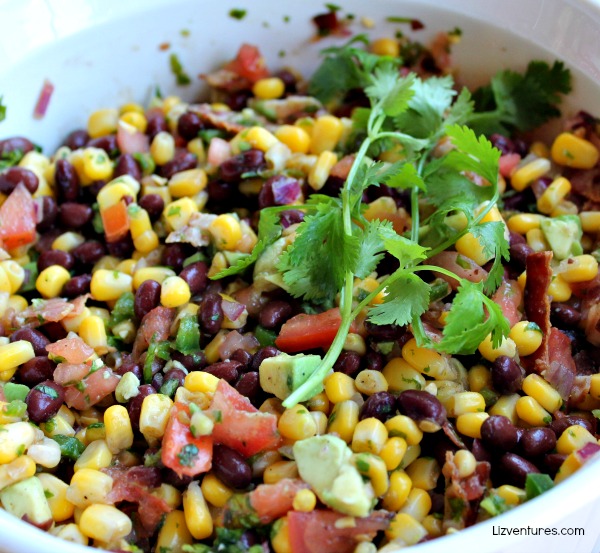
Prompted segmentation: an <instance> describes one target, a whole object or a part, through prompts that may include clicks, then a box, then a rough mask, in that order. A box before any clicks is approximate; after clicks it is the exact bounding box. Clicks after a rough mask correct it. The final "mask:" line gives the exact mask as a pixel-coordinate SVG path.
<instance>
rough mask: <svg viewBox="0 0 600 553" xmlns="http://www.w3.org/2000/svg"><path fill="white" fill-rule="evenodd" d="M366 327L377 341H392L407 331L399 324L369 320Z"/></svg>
mask: <svg viewBox="0 0 600 553" xmlns="http://www.w3.org/2000/svg"><path fill="white" fill-rule="evenodd" d="M365 328H366V330H367V332H368V334H369V336H370V337H371V338H373V340H376V341H377V342H392V341H394V340H397V339H398V338H399V337H400V336H402V335H403V334H405V333H406V330H405V329H404V328H403V327H401V326H398V325H376V324H373V323H371V322H369V321H367V322H365Z"/></svg>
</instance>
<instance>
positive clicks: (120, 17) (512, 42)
mask: <svg viewBox="0 0 600 553" xmlns="http://www.w3.org/2000/svg"><path fill="white" fill-rule="evenodd" d="M337 4H340V5H342V7H343V8H342V9H343V12H345V13H354V14H355V15H356V19H355V21H356V24H355V26H354V27H353V29H352V30H353V31H355V32H364V31H366V30H367V29H366V28H365V27H364V26H362V25H361V18H362V17H363V16H364V17H368V18H370V19H371V20H372V21H374V23H375V28H374V29H373V30H372V31H371V32H373V33H374V34H375V35H376V36H384V35H386V34H390V33H393V31H394V30H395V29H396V28H397V25H393V24H390V23H386V22H385V18H386V17H387V16H391V15H395V16H408V17H415V18H418V19H420V20H421V21H423V22H424V23H425V24H426V29H425V30H423V31H420V32H419V33H418V34H416V35H415V36H416V37H418V38H420V39H421V40H426V39H427V38H428V37H430V36H432V35H433V34H434V33H435V32H436V31H437V30H449V29H451V28H454V27H460V28H461V29H462V30H463V40H462V42H461V44H460V45H459V46H457V47H456V48H455V49H454V53H455V58H456V60H457V62H458V64H459V65H460V67H461V70H460V75H459V77H460V79H461V80H462V81H463V82H465V83H467V84H471V85H473V84H478V83H481V82H483V81H485V80H486V78H488V77H489V76H490V75H491V74H493V73H494V72H495V71H496V70H498V69H500V68H512V69H522V68H524V67H525V66H526V64H527V62H528V61H529V60H531V59H546V60H548V61H552V60H554V59H556V58H559V59H562V60H564V61H565V62H566V64H567V65H568V66H569V67H570V68H571V70H572V71H573V73H574V87H575V90H574V92H573V94H571V95H570V96H569V99H568V101H567V103H566V104H565V106H564V110H563V112H564V114H565V115H568V114H569V113H571V112H573V111H575V110H577V109H580V108H584V109H587V110H588V111H590V112H591V113H594V114H596V115H600V103H599V102H598V98H599V91H600V38H599V37H600V4H599V3H598V2H597V1H592V0H562V1H560V0H503V1H502V2H499V1H497V0H445V2H443V5H444V7H443V8H442V7H439V5H440V4H442V2H440V1H439V0H421V1H408V0H406V1H405V0H369V2H364V1H363V0H340V1H339V2H337ZM240 7H241V8H246V9H247V15H246V17H245V18H244V19H243V20H241V21H240V20H236V19H233V18H231V17H229V16H228V13H229V11H230V10H231V9H232V8H240ZM323 11H325V8H324V2H322V1H321V0H303V1H302V2H298V1H296V2H292V1H291V0H280V1H279V2H278V3H274V2H272V0H252V1H251V2H250V1H249V0H237V1H236V0H220V1H219V2H213V1H209V0H128V1H127V2H124V1H123V0H86V1H83V0H46V1H43V0H12V1H11V0H0V14H1V15H0V22H1V31H0V95H3V96H4V103H5V104H6V105H7V106H8V117H7V119H6V120H5V121H4V122H3V123H2V124H1V125H0V138H5V137H8V136H11V135H16V134H18V135H23V136H27V137H29V138H31V139H33V140H34V141H35V142H37V143H39V144H40V145H42V146H43V147H44V148H45V149H46V151H51V149H52V148H55V147H56V146H57V145H58V144H59V143H60V141H61V140H62V139H63V137H64V136H65V135H66V134H67V133H68V132H69V131H70V130H72V129H74V128H77V127H82V126H84V124H85V121H86V120H87V115H88V114H89V113H90V111H93V110H94V109H97V108H99V107H109V106H115V105H118V104H119V103H123V102H125V101H138V102H142V103H143V102H145V101H146V100H147V98H148V95H149V91H150V89H151V88H152V87H153V86H155V85H160V87H161V89H162V91H163V92H165V93H175V94H179V95H180V96H182V97H183V98H185V99H187V100H193V99H195V98H196V96H197V94H198V93H199V92H200V91H201V88H202V84H201V81H200V80H199V79H194V82H193V84H192V85H191V86H189V87H185V88H181V87H177V86H175V83H174V78H173V75H172V74H171V71H170V69H169V63H168V56H169V54H170V53H177V54H178V55H179V57H180V59H181V61H182V63H183V65H184V67H185V68H186V70H187V71H188V72H189V73H190V74H192V75H194V76H195V75H197V74H199V73H201V72H203V71H208V70H211V69H213V68H215V67H217V66H218V65H219V64H220V63H222V62H224V61H226V60H228V59H231V58H232V57H233V55H234V54H235V52H236V50H237V48H238V46H239V44H240V43H241V42H249V43H254V44H258V45H260V46H261V47H262V51H263V53H264V54H265V56H266V59H267V62H268V65H269V67H273V68H278V67H281V66H283V65H291V66H294V67H296V68H297V69H299V70H300V71H301V72H302V73H303V74H304V75H306V76H308V75H310V71H311V69H312V68H314V67H315V60H316V58H317V55H318V51H319V50H320V49H321V48H322V47H324V46H326V45H329V44H332V43H334V42H335V41H334V39H331V38H328V39H325V40H323V41H320V42H313V41H310V38H311V37H312V36H314V28H313V26H312V24H311V22H310V18H311V17H312V16H313V15H315V14H317V13H322V12H323ZM286 20H287V21H286ZM184 30H185V31H187V32H185V33H182V31H184ZM403 30H404V29H403ZM386 31H387V32H386ZM338 42H339V41H338ZM161 44H169V49H168V50H166V51H162V50H161V49H160V48H159V46H160V45H161ZM280 53H285V56H283V57H281V56H280ZM45 79H48V80H49V81H51V82H52V83H53V84H54V86H55V92H54V95H53V96H52V99H51V102H50V106H49V108H48V111H47V113H46V115H45V117H44V118H43V119H34V118H33V117H32V113H33V110H34V106H35V104H36V101H37V98H38V95H39V92H40V90H41V87H42V84H43V82H44V80H45ZM599 484H600V459H596V460H595V461H594V462H591V463H588V465H586V466H584V467H583V468H582V469H581V470H580V471H579V472H577V473H576V474H575V475H574V476H572V477H571V478H570V479H569V480H568V481H567V482H566V483H563V484H561V485H560V486H558V487H557V488H555V489H553V490H551V491H550V492H547V493H545V494H544V495H543V496H541V497H539V498H537V499H535V500H532V501H530V502H528V503H526V504H525V505H523V506H521V507H519V508H517V509H515V510H513V511H510V512H509V513H507V514H505V515H503V516H501V517H499V518H495V519H493V520H490V521H489V522H486V523H481V524H478V525H476V526H474V527H472V528H469V529H467V530H465V531H462V532H459V533H457V534H455V535H452V536H447V537H444V538H442V539H439V540H435V541H432V542H429V543H426V544H421V545H418V546H415V548H414V551H416V552H419V553H441V552H447V551H453V552H454V551H465V552H470V551H476V552H477V553H501V552H508V551H510V553H567V552H578V553H590V552H592V551H593V552H594V553H597V552H598V551H600V538H599V534H600V530H599V527H598V520H597V519H598V514H599V513H600V485H599ZM500 526H501V527H504V528H526V527H530V528H532V529H536V528H548V529H552V528H556V529H558V531H559V532H560V529H562V528H574V527H579V528H584V529H585V535H584V536H569V537H563V536H553V535H549V536H546V535H544V534H543V531H542V535H531V534H532V533H533V532H532V530H530V531H529V533H530V535H529V536H527V535H514V534H513V535H510V536H502V535H498V534H499V533H500V532H501V530H500V529H499V527H500ZM521 532H527V531H526V530H524V531H523V530H522V531H521ZM50 551H61V552H63V553H84V552H85V551H91V550H90V549H88V548H83V547H81V546H77V545H74V544H71V543H67V542H61V541H58V540H57V539H56V538H53V537H52V536H51V535H49V534H47V533H45V532H42V531H40V530H37V529H36V528H34V527H32V526H30V525H28V524H26V523H24V522H21V521H19V520H16V519H15V518H13V517H11V516H10V515H8V514H7V513H6V512H4V511H2V510H1V509H0V553H17V552H18V553H39V552H50ZM411 551H412V550H411Z"/></svg>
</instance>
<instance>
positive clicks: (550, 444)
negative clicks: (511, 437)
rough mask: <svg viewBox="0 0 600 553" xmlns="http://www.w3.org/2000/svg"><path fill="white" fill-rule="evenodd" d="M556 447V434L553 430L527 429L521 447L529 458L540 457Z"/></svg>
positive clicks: (521, 440)
mask: <svg viewBox="0 0 600 553" xmlns="http://www.w3.org/2000/svg"><path fill="white" fill-rule="evenodd" d="M555 446H556V434H554V431H553V430H552V429H551V428H526V429H525V430H524V431H523V435H522V436H521V439H520V440H519V447H520V448H521V451H522V452H523V455H525V457H527V458H531V457H539V456H540V455H543V454H544V453H548V452H549V451H550V450H552V449H554V447H555Z"/></svg>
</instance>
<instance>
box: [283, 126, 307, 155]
mask: <svg viewBox="0 0 600 553" xmlns="http://www.w3.org/2000/svg"><path fill="white" fill-rule="evenodd" d="M275 136H276V137H277V139H278V140H279V141H280V142H283V143H284V144H285V145H286V146H287V147H288V148H289V149H290V150H291V151H292V152H294V153H300V154H306V153H307V152H308V148H309V147H310V134H308V133H307V132H306V131H305V130H304V129H303V128H302V127H298V126H296V125H281V127H279V128H278V129H277V130H276V131H275Z"/></svg>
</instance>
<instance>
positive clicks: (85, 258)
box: [71, 240, 106, 265]
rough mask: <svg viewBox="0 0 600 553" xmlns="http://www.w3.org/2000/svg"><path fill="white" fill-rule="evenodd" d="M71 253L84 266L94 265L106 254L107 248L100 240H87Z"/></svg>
mask: <svg viewBox="0 0 600 553" xmlns="http://www.w3.org/2000/svg"><path fill="white" fill-rule="evenodd" d="M71 253H72V254H73V257H74V258H75V259H76V260H77V261H79V263H81V264H82V265H93V264H94V263H96V261H98V260H99V259H100V258H101V257H102V256H103V255H105V254H106V248H105V247H104V244H102V242H99V241H98V240H87V241H86V242H84V243H83V244H79V246H77V247H75V248H73V249H72V250H71Z"/></svg>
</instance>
